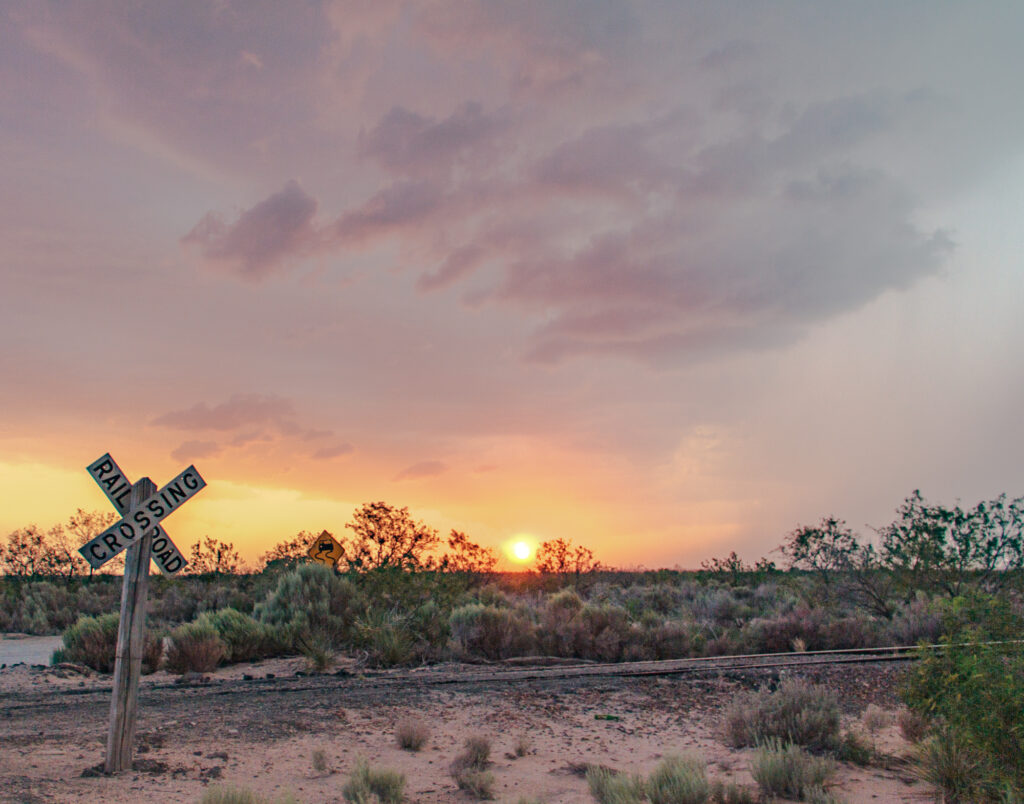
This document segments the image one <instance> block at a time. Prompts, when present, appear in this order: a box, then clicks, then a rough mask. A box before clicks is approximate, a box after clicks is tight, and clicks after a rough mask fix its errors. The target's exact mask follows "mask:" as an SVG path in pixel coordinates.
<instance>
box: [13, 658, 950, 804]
mask: <svg viewBox="0 0 1024 804" xmlns="http://www.w3.org/2000/svg"><path fill="white" fill-rule="evenodd" d="M349 666H350V667H351V665H349ZM302 670H303V667H302V662H301V660H298V659H293V660H275V661H273V662H263V663H260V664H258V665H254V666H235V667H232V668H225V669H223V670H221V671H219V672H218V673H217V674H214V676H213V677H211V678H209V679H207V680H201V679H199V680H196V681H195V682H194V683H191V684H176V683H174V679H173V677H170V676H168V675H167V674H166V673H157V674H154V675H152V676H147V677H145V679H144V683H143V686H142V688H141V691H140V708H141V715H140V722H139V728H138V739H137V745H138V752H137V760H138V762H137V770H135V771H132V772H130V773H125V774H123V775H120V776H118V777H105V776H94V775H85V776H83V771H85V772H86V773H87V774H88V769H89V768H90V767H93V766H95V765H96V764H97V763H99V762H101V760H102V756H103V746H104V741H105V736H106V718H107V711H108V708H109V688H110V679H109V676H98V675H96V674H92V673H86V674H83V673H81V672H79V671H77V670H76V669H75V668H70V667H60V668H51V669H47V670H41V669H38V668H35V669H33V668H31V667H28V666H24V665H22V666H17V667H8V668H6V669H4V670H0V801H4V802H27V803H29V804H32V803H34V802H49V801H59V802H62V801H69V802H70V801H74V802H82V804H85V802H139V801H155V802H198V801H199V800H200V799H201V797H202V795H203V792H204V790H205V789H207V788H208V787H210V786H213V785H223V784H229V785H234V786H239V787H247V788H249V789H252V790H254V791H257V792H259V793H261V794H263V795H266V796H274V795H281V794H284V793H286V792H289V793H291V794H293V795H294V796H295V797H296V798H297V799H298V800H299V801H300V802H306V803H307V804H314V803H315V802H340V801H342V800H343V799H342V795H341V789H342V786H343V785H344V783H345V780H346V775H347V772H348V771H349V770H350V768H351V767H352V765H353V764H354V763H355V761H356V759H357V758H359V757H363V758H366V759H367V760H369V762H370V763H371V764H372V765H373V766H375V767H380V768H390V769H394V770H398V771H401V772H402V773H404V774H405V776H406V779H407V786H406V792H407V800H408V801H409V802H422V803H423V804H432V803H435V802H468V801H472V800H473V799H472V798H471V797H470V796H469V795H468V794H466V793H462V792H460V791H458V789H457V788H456V786H455V784H454V782H453V781H452V779H451V777H450V776H449V773H448V767H449V764H450V763H451V761H452V759H453V758H454V756H455V755H456V754H457V753H458V752H459V750H460V748H461V746H462V742H463V740H464V739H465V737H466V736H468V735H481V736H484V737H486V738H488V739H489V740H490V742H491V746H492V753H491V758H492V761H493V764H492V767H491V770H492V771H493V773H494V775H495V778H496V786H495V797H496V799H497V800H499V801H504V802H512V803H514V802H516V801H518V799H519V798H520V797H521V796H522V797H529V798H537V799H539V800H540V801H543V802H550V804H555V803H556V802H559V803H563V804H583V803H584V802H592V800H593V799H592V798H591V796H590V794H589V793H588V791H587V785H586V781H585V780H584V779H583V778H582V776H581V775H580V774H579V772H578V767H579V766H580V765H582V764H583V763H591V764H601V765H606V766H609V767H612V768H616V769H620V770H625V771H638V772H649V771H650V770H651V769H653V768H654V766H655V765H657V763H658V761H659V759H660V758H662V757H663V756H666V755H669V754H677V753H697V754H700V755H701V756H703V757H705V758H706V759H707V761H708V763H709V772H710V775H711V776H713V777H717V778H722V779H725V780H731V781H735V782H738V783H740V784H745V785H750V786H751V787H753V786H754V784H753V780H752V779H751V777H750V774H749V770H748V769H749V760H750V753H751V752H750V751H736V750H731V749H728V748H726V747H725V746H724V745H723V744H722V743H721V741H720V740H719V739H717V737H716V727H717V724H718V720H719V716H720V712H721V709H722V707H723V706H724V705H725V704H726V703H727V702H728V701H729V700H730V698H731V697H732V696H733V695H735V694H736V692H737V691H739V690H740V689H744V688H749V687H751V686H754V685H756V684H757V683H758V679H757V678H749V677H730V678H723V677H716V678H695V677H683V678H642V679H621V678H590V679H573V680H565V679H563V680H560V681H557V680H556V681H537V680H534V681H528V682H518V683H501V684H486V683H473V684H446V685H439V686H437V685H424V684H421V683H418V682H416V681H415V679H416V678H417V676H416V674H415V673H404V674H400V675H399V676H398V677H396V676H395V675H394V674H380V675H376V676H374V675H368V676H361V675H359V674H358V673H354V674H353V673H351V672H346V670H345V669H344V668H343V669H342V671H341V674H340V675H323V676H305V675H303V674H302ZM829 672H830V671H819V672H818V677H814V678H813V680H816V681H818V682H821V683H826V684H830V685H831V686H834V687H841V688H842V689H844V690H847V691H850V692H849V694H844V700H843V703H844V708H845V709H846V710H847V713H846V714H845V715H844V721H845V723H846V724H848V725H849V724H853V725H856V724H857V723H858V715H859V713H860V712H861V711H862V710H863V708H864V706H865V705H866V704H867V703H868V702H875V703H879V704H881V705H882V706H883V707H887V708H889V709H890V710H893V709H894V699H893V696H892V686H893V682H894V679H895V674H896V672H897V671H896V670H894V669H893V668H891V667H877V668H876V667H873V666H866V667H863V668H861V667H858V668H857V669H856V670H852V669H850V668H844V669H842V670H837V671H835V673H834V674H833V676H831V677H830V676H829V675H828V673H829ZM296 673H299V674H300V675H296ZM267 675H272V676H273V678H269V679H268V678H266V676H267ZM403 679H405V680H403ZM761 681H763V678H762V679H761ZM383 682H388V683H387V684H384V683H383ZM595 715H614V716H617V717H618V718H619V720H603V719H596V718H595ZM410 716H415V717H418V718H421V719H422V720H423V721H424V722H425V723H426V724H427V725H428V727H429V729H430V732H431V736H430V739H429V741H428V743H427V745H426V747H425V748H424V749H423V750H421V751H419V752H417V753H412V752H409V751H403V750H402V749H400V748H399V747H398V745H397V744H396V742H395V736H394V734H395V725H396V723H397V722H398V721H399V720H401V719H403V718H407V717H410ZM875 739H876V741H877V746H878V748H879V750H880V751H881V752H883V753H884V754H886V755H887V756H888V757H889V759H888V760H887V761H886V762H885V763H884V764H886V765H887V766H888V768H882V767H871V768H858V767H855V766H852V765H847V764H840V767H839V772H838V773H837V774H836V776H835V780H834V781H835V786H834V791H835V792H836V793H837V794H839V795H840V796H841V797H842V799H843V800H845V801H848V802H872V803H875V802H924V801H930V800H932V795H931V793H930V791H929V789H928V788H927V787H925V786H924V785H923V784H921V783H919V782H917V781H915V780H914V778H913V775H912V773H911V772H910V767H909V764H908V763H907V760H906V755H907V751H908V749H909V746H908V745H907V744H906V743H905V742H904V741H903V740H902V739H901V738H900V737H899V734H898V731H897V730H896V728H895V727H894V726H892V727H888V728H886V729H884V730H883V731H882V732H881V733H879V734H878V735H876V738H875ZM520 741H525V742H526V743H528V745H529V752H528V753H527V754H526V755H525V756H522V757H517V756H516V755H515V753H514V752H515V747H516V745H517V744H518V743H520ZM315 751H322V752H323V754H324V757H325V758H326V761H327V765H328V770H326V771H324V772H318V771H316V770H314V767H313V755H314V752H315Z"/></svg>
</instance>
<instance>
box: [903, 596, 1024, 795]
mask: <svg viewBox="0 0 1024 804" xmlns="http://www.w3.org/2000/svg"><path fill="white" fill-rule="evenodd" d="M944 627H945V629H946V632H947V636H944V637H943V638H942V642H943V643H944V646H943V648H941V649H927V648H926V649H923V650H922V651H921V659H920V661H918V662H917V663H916V664H915V666H914V667H913V668H912V669H911V670H910V672H909V673H908V675H907V680H906V684H905V687H904V689H903V692H902V694H903V698H904V701H905V702H906V704H907V705H908V707H909V708H910V709H911V710H913V711H915V712H917V713H919V714H920V715H922V716H925V717H927V718H929V719H932V720H934V721H936V723H937V724H938V726H939V728H940V729H941V731H942V732H943V733H944V734H945V735H946V739H945V740H944V741H943V742H944V743H948V744H949V745H951V746H954V747H956V749H957V752H958V753H956V754H951V755H950V756H949V757H948V759H949V763H948V765H949V767H954V766H955V763H953V759H955V758H956V757H970V758H971V761H974V760H976V761H977V763H978V769H977V771H976V772H975V773H973V774H972V775H973V777H974V778H975V779H978V778H982V777H983V778H984V779H985V784H984V787H985V790H986V791H988V792H986V793H985V795H986V796H987V797H988V798H989V799H992V800H994V799H995V798H996V793H995V792H994V791H996V790H1002V789H1006V790H1009V791H1011V793H1012V794H1014V795H1017V796H1021V795H1024V645H1022V644H1021V643H1020V642H1019V641H1016V640H1020V639H1021V637H1022V636H1024V618H1022V616H1021V614H1020V613H1019V612H1017V611H1015V610H1014V608H1013V607H1012V606H1011V605H1010V604H1009V603H1008V602H1007V601H1006V600H1002V599H997V598H992V597H988V596H980V595H977V596H973V597H970V598H957V599H954V600H952V601H949V602H947V603H946V604H945V609H944ZM976 642H977V643H982V642H988V644H972V643H976ZM929 745H932V746H933V747H934V745H935V744H934V743H930V744H929ZM961 749H962V750H961ZM923 750H925V751H932V750H933V749H931V748H925V749H923ZM951 750H952V749H951ZM933 753H934V752H933ZM951 789H955V786H954V787H953V788H951Z"/></svg>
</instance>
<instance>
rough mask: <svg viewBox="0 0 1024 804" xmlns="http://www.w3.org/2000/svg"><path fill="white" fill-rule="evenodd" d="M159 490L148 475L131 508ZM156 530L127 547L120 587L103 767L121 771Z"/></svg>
mask: <svg viewBox="0 0 1024 804" xmlns="http://www.w3.org/2000/svg"><path fill="white" fill-rule="evenodd" d="M155 491H156V485H155V484H154V483H153V481H152V480H150V479H149V478H148V477H144V478H142V480H140V481H139V482H138V483H136V484H135V485H134V486H133V487H132V501H131V506H130V508H131V509H132V510H134V509H136V508H139V507H140V506H141V505H142V503H143V501H144V500H145V499H146V498H147V497H149V496H150V495H151V494H152V493H153V492H155ZM152 547H153V531H149V532H147V533H146V534H145V535H143V536H142V538H141V539H139V540H138V541H137V542H135V543H134V544H132V545H131V547H129V548H128V552H127V553H126V554H125V560H124V585H123V586H122V587H121V621H120V624H119V625H118V629H117V652H116V654H115V656H114V692H113V697H112V698H111V700H110V730H109V732H108V733H107V759H106V762H105V763H104V770H105V771H106V772H107V773H120V772H121V771H123V770H129V769H130V768H131V766H132V746H133V745H134V744H135V710H136V706H137V704H138V700H139V676H140V675H141V674H142V654H143V652H144V651H145V648H146V644H145V643H146V590H147V588H148V586H149V558H150V553H151V551H152Z"/></svg>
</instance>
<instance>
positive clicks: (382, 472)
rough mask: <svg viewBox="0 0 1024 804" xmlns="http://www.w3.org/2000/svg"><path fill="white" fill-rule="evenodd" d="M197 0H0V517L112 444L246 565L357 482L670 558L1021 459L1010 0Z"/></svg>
mask: <svg viewBox="0 0 1024 804" xmlns="http://www.w3.org/2000/svg"><path fill="white" fill-rule="evenodd" d="M228 6H230V4H228ZM228 6H224V7H223V8H222V7H221V5H220V4H212V5H211V4H197V5H189V6H188V7H187V8H182V9H179V10H178V11H177V12H176V13H174V14H167V13H165V12H163V11H162V10H161V8H160V4H156V3H152V4H145V3H143V4H136V5H130V6H129V5H128V4H123V5H121V4H117V3H115V4H114V5H113V6H112V7H111V8H113V9H116V11H108V12H107V13H93V11H92V10H91V4H75V3H71V4H53V5H48V4H45V3H39V4H37V3H31V2H16V3H14V4H13V5H12V6H11V9H10V10H9V11H5V12H0V16H2V17H3V19H4V24H3V25H2V26H0V86H2V87H3V89H2V91H0V111H2V113H3V118H2V119H3V120H4V125H3V126H2V127H0V153H2V154H3V158H2V159H0V278H2V290H0V307H2V311H3V315H2V316H0V413H2V415H0V537H3V536H6V534H8V533H10V532H11V531H13V530H15V529H17V528H21V527H24V526H27V525H29V524H36V525H38V526H40V527H41V528H49V527H52V526H54V525H57V524H58V523H61V522H65V521H66V520H67V519H68V517H69V516H71V515H72V514H73V513H74V512H75V511H76V510H77V509H79V508H81V509H85V510H86V511H91V510H102V511H109V510H112V509H111V508H110V503H109V502H108V501H107V499H106V498H105V497H104V494H103V493H102V491H101V490H100V489H99V488H98V487H97V485H96V484H95V483H94V482H93V481H92V480H91V479H90V477H89V476H88V474H87V473H86V471H85V467H86V466H87V465H89V464H90V463H91V462H92V461H94V460H96V459H97V458H98V457H100V456H101V455H103V454H104V453H106V452H110V453H111V454H112V455H113V456H114V458H115V459H116V460H117V462H118V464H119V465H120V466H121V467H122V468H123V470H124V472H125V473H126V474H127V475H128V476H130V477H131V478H132V479H137V478H141V477H143V476H148V477H150V478H151V479H152V480H153V481H154V482H155V483H156V484H157V485H158V486H159V485H160V484H162V483H165V482H166V481H168V480H169V479H171V478H172V477H174V476H175V475H177V474H178V473H179V472H180V471H181V470H182V469H184V468H185V467H187V466H189V465H190V464H194V465H195V466H196V467H197V469H198V470H199V472H200V473H201V474H202V477H203V478H205V480H206V482H207V484H208V485H207V487H206V488H204V489H203V490H202V491H201V492H200V493H199V494H197V495H196V497H195V499H194V500H192V501H190V502H189V504H188V505H187V506H184V507H182V509H181V510H180V511H176V512H175V513H173V514H172V515H170V516H169V517H168V519H167V521H166V523H165V524H166V527H167V530H168V532H169V533H170V534H172V536H173V537H174V538H175V540H176V542H177V543H178V544H179V545H182V549H186V548H187V546H188V545H190V544H192V543H194V542H196V541H197V540H199V539H201V538H203V537H205V536H211V537H214V538H216V539H219V540H222V541H225V542H230V543H233V544H234V545H235V546H236V547H237V548H238V550H239V551H240V553H241V555H242V557H243V558H244V559H245V560H246V561H247V562H248V563H249V565H250V566H251V567H257V566H258V565H259V558H260V556H261V555H262V554H263V553H265V552H266V551H268V550H269V549H270V548H271V547H273V546H274V545H275V544H277V543H278V542H281V541H283V540H286V539H291V538H294V537H295V535H296V534H298V533H299V532H300V531H309V532H311V533H319V532H320V531H322V530H325V529H326V530H329V531H331V532H332V533H335V534H344V533H345V532H346V531H345V524H346V523H347V522H349V521H350V520H351V517H352V514H353V512H354V511H355V510H356V509H357V508H358V507H359V506H360V505H362V504H364V503H367V502H370V501H386V502H388V503H390V504H392V505H395V506H399V507H408V509H409V513H410V514H411V516H412V517H413V518H414V519H415V520H417V521H423V522H424V523H426V524H427V525H429V526H430V527H431V528H434V529H436V531H437V532H438V534H439V535H440V536H441V537H442V538H444V537H446V536H447V534H448V533H449V532H450V531H451V530H453V529H454V530H457V531H460V532H464V533H466V534H467V535H468V537H469V538H471V539H472V540H473V541H474V542H476V543H479V544H481V545H483V546H486V547H489V548H491V549H493V550H494V552H495V554H496V555H498V556H499V557H500V564H499V566H500V568H502V569H523V568H529V567H530V566H531V565H532V563H533V562H534V560H535V557H536V551H537V548H538V547H539V546H540V545H541V544H542V543H543V542H544V541H546V540H550V539H557V538H562V539H567V540H570V541H572V542H573V543H574V544H578V545H585V546H587V547H588V548H589V549H591V550H592V551H593V553H594V555H595V557H596V558H597V559H598V560H599V561H600V562H601V563H602V564H603V565H605V566H610V567H629V568H633V567H651V568H653V567H682V568H695V567H698V566H699V565H700V563H701V561H703V560H705V559H708V558H710V557H712V556H724V555H728V554H729V553H730V552H732V551H735V552H736V553H737V554H738V555H739V556H741V557H742V558H743V559H745V560H747V561H753V560H755V559H756V558H758V557H760V556H763V555H766V554H767V553H768V552H769V551H771V550H773V549H774V548H775V547H776V546H777V545H778V544H779V543H780V540H781V538H782V536H783V535H784V534H786V533H787V532H790V531H791V530H792V529H793V528H795V527H796V526H797V525H799V524H800V523H806V522H811V521H817V520H818V519H819V518H820V517H822V516H825V515H834V516H837V517H840V518H842V519H844V520H845V521H847V522H850V523H852V524H855V525H856V527H858V528H867V527H871V526H880V525H882V524H884V523H886V522H888V521H890V520H891V518H892V514H893V511H894V509H895V508H896V506H897V505H899V503H900V501H901V500H902V499H904V497H905V496H906V495H907V494H908V493H909V492H910V491H911V490H913V489H917V488H919V489H921V490H922V492H923V493H924V494H925V495H926V496H927V497H928V498H930V499H936V500H942V501H947V502H952V501H953V500H963V501H964V502H965V503H973V502H974V501H977V500H979V499H988V498H991V497H993V496H994V495H996V494H998V493H1000V492H1003V491H1005V492H1008V493H1011V494H1013V493H1020V492H1021V490H1022V488H1024V464H1022V463H1021V461H1020V460H1019V458H1018V456H1019V455H1020V454H1021V452H1022V451H1024V428H1021V427H1020V424H1019V415H1020V410H1021V408H1022V405H1024V381H1022V376H1021V368H1020V366H1021V365H1022V363H1021V360H1020V355H1019V351H1020V348H1019V346H1020V344H1021V343H1024V317H1022V316H1021V315H1020V310H1019V306H1020V299H1021V298H1024V272H1022V271H1021V270H1020V267H1019V266H1020V253H1021V252H1022V250H1024V234H1022V233H1021V227H1020V226H1019V217H1020V210H1021V208H1022V204H1021V194H1020V187H1021V186H1024V147H1022V143H1024V111H1022V105H1021V104H1019V103H1015V102H1013V101H1012V97H1015V93H1016V91H1017V88H1016V77H1017V76H1019V75H1021V74H1022V68H1024V64H1022V63H1021V56H1020V48H1018V47H1017V46H1016V43H1008V42H1006V41H1004V39H1005V37H1007V36H1008V32H1010V31H1019V30H1020V25H1019V23H1020V22H1021V20H1020V19H1019V17H1020V11H1019V9H1016V8H1013V10H1011V6H1012V4H1011V5H1010V6H1007V8H1006V9H1005V13H1004V12H999V13H995V12H992V13H991V14H987V15H978V14H975V13H974V11H972V9H971V8H970V7H968V6H967V5H966V4H965V5H963V6H962V7H960V6H957V5H952V6H949V7H943V8H941V9H938V8H936V9H930V10H929V15H928V16H929V24H928V25H927V26H925V27H924V29H922V26H921V25H919V24H916V23H915V21H914V15H913V14H906V15H904V14H901V13H899V12H897V11H895V10H892V9H878V13H877V14H867V13H864V14H859V15H858V14H847V13H845V12H843V13H839V12H838V11H837V12H836V13H834V14H833V13H825V12H822V13H818V12H812V11H811V10H810V7H801V6H799V5H797V6H786V7H785V8H779V9H776V8H774V7H761V8H758V7H754V8H746V9H744V10H743V13H735V12H734V11H729V10H726V9H724V8H719V7H718V6H717V4H707V5H706V6H703V7H702V6H692V5H690V4H685V3H678V4H677V3H662V4H645V3H641V4H616V3H610V4H608V3H568V4H562V3H527V4H526V5H525V6H523V7H522V9H520V10H519V11H517V12H516V13H511V12H507V8H508V7H507V6H506V5H505V4H502V3H488V2H468V3H459V4H452V3H449V2H446V1H442V2H438V3H429V4H424V5H420V4H415V3H412V4H406V3H392V2H380V3H368V4H366V3H364V4H355V5H352V4H338V3H332V2H323V3H321V2H310V3H303V4H277V5H275V4H269V5H267V6H261V7H260V10H259V11H255V10H249V9H247V8H246V7H245V6H244V4H243V6H240V7H238V8H237V9H235V10H234V11H231V12H230V13H229V12H228V11H227V10H226V9H227V8H228ZM503 8H504V9H506V11H502V9H503ZM1003 16H1005V17H1006V19H1002V17H1003ZM1000 43H1002V45H1001V44H1000ZM972 48H974V49H975V50H977V52H983V53H985V54H986V57H985V58H962V59H958V58H950V57H949V56H948V54H949V53H963V52H973V51H972V50H971V49H972ZM865 52H869V53H870V58H868V57H865V56H864V53H865ZM826 65H827V66H826ZM967 121H969V123H968V122H967Z"/></svg>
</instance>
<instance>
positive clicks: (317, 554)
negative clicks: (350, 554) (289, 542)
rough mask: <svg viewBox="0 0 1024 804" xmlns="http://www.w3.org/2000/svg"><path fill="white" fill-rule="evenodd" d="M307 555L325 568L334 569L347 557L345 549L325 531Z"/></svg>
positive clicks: (311, 546)
mask: <svg viewBox="0 0 1024 804" xmlns="http://www.w3.org/2000/svg"><path fill="white" fill-rule="evenodd" d="M306 555H308V556H309V557H310V558H311V559H313V560H314V561H317V562H319V563H321V564H323V565H324V566H325V567H333V566H334V565H335V564H336V563H338V559H339V558H341V557H342V556H343V555H345V548H344V547H342V546H341V543H340V542H339V541H338V540H337V539H335V538H334V537H333V536H332V535H331V534H330V533H328V532H327V531H326V530H325V531H324V532H323V533H321V534H320V535H319V536H317V537H316V539H315V540H314V541H313V543H312V544H311V545H310V546H309V550H307V551H306Z"/></svg>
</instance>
